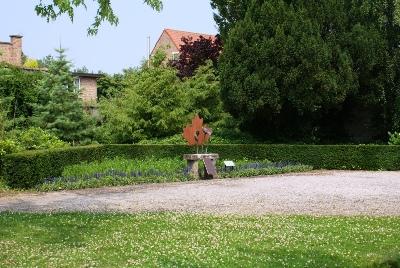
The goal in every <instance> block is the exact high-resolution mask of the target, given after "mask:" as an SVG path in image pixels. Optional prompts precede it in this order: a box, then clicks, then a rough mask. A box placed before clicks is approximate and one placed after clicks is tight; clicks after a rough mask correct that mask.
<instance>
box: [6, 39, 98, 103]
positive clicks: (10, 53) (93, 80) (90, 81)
mask: <svg viewBox="0 0 400 268" xmlns="http://www.w3.org/2000/svg"><path fill="white" fill-rule="evenodd" d="M22 55H23V52H22V36H20V35H10V42H1V41H0V62H6V63H9V64H12V65H15V66H19V67H21V68H23V69H26V70H27V71H46V69H43V68H42V69H31V68H24V67H23V62H22ZM72 75H73V76H74V78H75V84H76V85H77V86H78V88H79V92H80V96H81V98H82V100H83V102H84V103H85V104H87V105H89V106H90V105H92V104H94V103H96V101H97V79H98V78H99V77H101V75H99V74H88V73H72Z"/></svg>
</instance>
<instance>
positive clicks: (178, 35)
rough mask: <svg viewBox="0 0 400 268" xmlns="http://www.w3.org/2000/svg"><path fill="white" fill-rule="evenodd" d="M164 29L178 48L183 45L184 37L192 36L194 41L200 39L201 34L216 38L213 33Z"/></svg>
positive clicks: (207, 37) (205, 36)
mask: <svg viewBox="0 0 400 268" xmlns="http://www.w3.org/2000/svg"><path fill="white" fill-rule="evenodd" d="M164 31H165V32H166V33H167V34H168V36H169V37H170V38H171V40H172V42H173V43H174V45H175V46H176V47H177V48H178V49H179V48H180V47H181V45H183V42H182V37H186V38H192V40H193V41H195V40H197V39H200V36H203V37H204V38H206V39H209V38H211V39H212V40H214V39H215V35H211V34H202V33H192V32H185V31H179V30H173V29H164Z"/></svg>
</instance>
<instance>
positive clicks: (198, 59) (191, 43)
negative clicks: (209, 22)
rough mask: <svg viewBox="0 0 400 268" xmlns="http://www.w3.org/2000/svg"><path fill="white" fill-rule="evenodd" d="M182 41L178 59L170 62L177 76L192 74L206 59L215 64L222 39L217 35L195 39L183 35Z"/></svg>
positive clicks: (219, 52)
mask: <svg viewBox="0 0 400 268" xmlns="http://www.w3.org/2000/svg"><path fill="white" fill-rule="evenodd" d="M182 42H183V45H181V47H180V51H179V59H178V60H175V61H174V60H173V61H171V62H170V64H171V65H172V66H174V67H175V68H177V69H178V71H179V72H178V76H179V77H181V78H184V77H190V76H192V75H193V74H194V72H195V71H196V69H197V68H198V67H199V66H200V65H203V64H204V63H205V62H206V61H207V60H211V61H212V62H213V63H214V66H216V64H217V62H218V58H219V55H220V54H221V51H222V41H221V38H220V37H219V35H217V36H215V38H211V37H209V38H205V37H204V36H200V38H199V39H197V40H193V38H192V37H183V38H182Z"/></svg>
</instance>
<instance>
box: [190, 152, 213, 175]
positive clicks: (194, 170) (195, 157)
mask: <svg viewBox="0 0 400 268" xmlns="http://www.w3.org/2000/svg"><path fill="white" fill-rule="evenodd" d="M205 158H207V159H209V160H210V162H211V163H212V165H213V166H214V167H215V169H216V165H217V159H218V158H219V155H218V154H185V155H183V159H185V160H186V161H187V168H188V172H189V174H190V175H191V176H193V177H194V178H196V179H199V178H200V173H199V161H203V160H204V159H205ZM203 174H204V176H203V177H204V178H209V177H210V176H211V178H215V177H216V173H215V174H208V173H207V170H206V168H205V170H204V172H203Z"/></svg>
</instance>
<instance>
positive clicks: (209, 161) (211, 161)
mask: <svg viewBox="0 0 400 268" xmlns="http://www.w3.org/2000/svg"><path fill="white" fill-rule="evenodd" d="M182 135H183V138H184V139H185V140H186V141H187V143H188V145H189V146H196V154H185V155H184V156H183V158H184V159H185V160H187V170H188V172H189V174H191V176H193V177H195V178H199V177H200V174H199V163H198V162H199V161H203V163H204V172H203V174H204V175H203V176H202V177H203V178H216V177H217V169H216V162H217V159H218V158H219V155H218V154H210V153H207V147H206V151H205V153H203V145H206V144H207V143H208V142H209V141H210V138H211V135H212V129H211V128H209V127H207V125H204V126H203V119H202V118H200V116H199V115H197V114H196V115H195V117H194V118H193V119H192V123H191V124H188V125H187V126H186V127H185V128H184V129H183V134H182ZM199 146H201V147H202V153H201V154H199Z"/></svg>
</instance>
